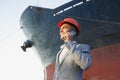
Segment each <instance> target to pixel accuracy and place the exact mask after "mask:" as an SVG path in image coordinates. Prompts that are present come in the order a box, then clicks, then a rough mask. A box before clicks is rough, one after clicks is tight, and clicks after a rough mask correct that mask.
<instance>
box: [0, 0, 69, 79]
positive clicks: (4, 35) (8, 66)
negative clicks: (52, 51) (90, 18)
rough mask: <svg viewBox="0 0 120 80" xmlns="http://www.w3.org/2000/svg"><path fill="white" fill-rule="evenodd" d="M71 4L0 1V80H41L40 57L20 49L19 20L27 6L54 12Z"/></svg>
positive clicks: (49, 0)
mask: <svg viewBox="0 0 120 80" xmlns="http://www.w3.org/2000/svg"><path fill="white" fill-rule="evenodd" d="M68 1H71V0H0V80H43V77H44V76H43V73H44V72H43V69H44V68H43V66H42V64H41V61H40V57H39V56H38V54H37V53H35V52H34V51H33V50H32V49H27V52H26V53H25V52H23V51H22V49H21V48H20V46H22V44H23V42H24V41H25V40H26V36H25V35H24V33H23V32H22V30H21V29H20V16H21V14H22V13H23V11H24V10H25V9H26V8H27V7H28V6H29V5H33V6H39V7H45V8H55V7H57V6H59V5H60V4H64V3H66V2H68Z"/></svg>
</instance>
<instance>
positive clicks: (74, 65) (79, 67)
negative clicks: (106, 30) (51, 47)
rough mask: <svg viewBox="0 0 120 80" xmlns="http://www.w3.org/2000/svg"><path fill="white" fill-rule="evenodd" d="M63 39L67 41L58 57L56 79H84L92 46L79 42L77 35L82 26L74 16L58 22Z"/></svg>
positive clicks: (89, 63) (89, 62) (89, 61)
mask: <svg viewBox="0 0 120 80" xmlns="http://www.w3.org/2000/svg"><path fill="white" fill-rule="evenodd" d="M58 27H59V28H60V36H61V39H62V40H63V41H64V42H65V43H64V44H63V45H62V46H61V50H60V51H59V52H58V54H57V57H56V65H55V72H54V80H82V74H83V71H84V70H87V69H88V68H89V67H90V65H91V63H92V60H91V55H90V47H89V45H87V44H78V43H77V42H76V41H75V39H74V38H75V37H76V36H78V35H79V33H80V26H79V24H78V22H77V21H76V20H75V19H73V18H65V19H64V20H62V21H60V22H59V23H58Z"/></svg>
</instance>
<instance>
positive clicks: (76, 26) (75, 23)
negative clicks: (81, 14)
mask: <svg viewBox="0 0 120 80" xmlns="http://www.w3.org/2000/svg"><path fill="white" fill-rule="evenodd" d="M66 22H67V23H70V24H72V25H74V26H75V28H76V29H77V34H79V33H80V25H79V23H78V22H77V21H76V20H75V19H73V18H65V19H64V20H62V21H60V22H59V23H58V27H59V28H60V27H61V26H62V25H63V24H64V23H66Z"/></svg>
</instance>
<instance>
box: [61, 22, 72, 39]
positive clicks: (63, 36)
mask: <svg viewBox="0 0 120 80" xmlns="http://www.w3.org/2000/svg"><path fill="white" fill-rule="evenodd" d="M73 29H74V28H73V27H72V26H71V25H70V24H68V23H64V24H63V25H62V26H61V28H60V36H61V39H62V40H64V41H65V40H66V35H67V33H68V32H70V31H71V30H73Z"/></svg>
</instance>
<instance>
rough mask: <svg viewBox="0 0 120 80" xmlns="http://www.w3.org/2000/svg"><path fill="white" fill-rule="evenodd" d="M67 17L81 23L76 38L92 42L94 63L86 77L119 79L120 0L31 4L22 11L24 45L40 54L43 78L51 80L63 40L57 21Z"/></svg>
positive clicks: (104, 79) (92, 78)
mask: <svg viewBox="0 0 120 80" xmlns="http://www.w3.org/2000/svg"><path fill="white" fill-rule="evenodd" d="M66 17H71V18H74V19H76V20H77V21H78V22H79V24H80V28H81V31H80V35H79V36H78V37H77V38H76V41H77V42H78V43H80V44H83V43H86V44H89V45H90V46H91V55H92V66H91V67H90V69H89V70H87V71H84V74H83V80H119V79H120V0H72V1H70V2H67V3H65V4H62V5H60V6H58V7H56V8H54V9H51V8H44V7H38V6H28V7H27V8H26V9H25V10H24V12H23V13H22V15H21V18H20V28H21V30H22V31H23V32H24V34H25V36H26V38H27V39H26V41H24V43H23V45H22V46H21V48H22V49H23V51H24V52H26V51H27V48H32V49H33V50H34V51H35V53H38V54H39V55H40V59H41V62H42V65H43V66H44V69H45V72H44V80H52V79H53V74H54V69H55V58H56V54H57V52H58V51H59V49H60V46H61V45H62V44H63V41H62V40H60V35H59V28H58V26H57V24H58V22H59V21H61V20H63V19H64V18H66Z"/></svg>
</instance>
